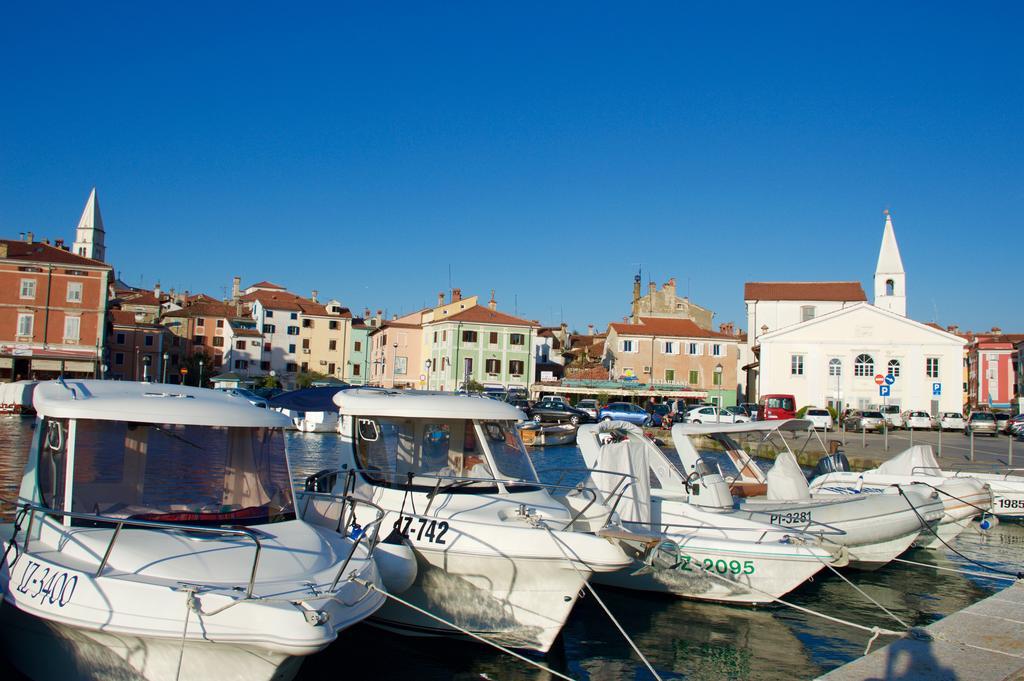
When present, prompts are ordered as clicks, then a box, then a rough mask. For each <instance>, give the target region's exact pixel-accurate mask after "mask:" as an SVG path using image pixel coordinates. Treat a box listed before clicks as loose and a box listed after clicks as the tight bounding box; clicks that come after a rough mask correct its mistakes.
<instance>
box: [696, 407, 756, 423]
mask: <svg viewBox="0 0 1024 681" xmlns="http://www.w3.org/2000/svg"><path fill="white" fill-rule="evenodd" d="M683 420H684V421H686V422H687V423H749V422H750V417H749V416H744V415H742V414H736V413H732V412H729V411H726V410H725V409H719V408H718V407H713V406H710V407H709V406H701V407H694V408H693V409H691V410H690V411H688V412H686V415H685V416H684V417H683Z"/></svg>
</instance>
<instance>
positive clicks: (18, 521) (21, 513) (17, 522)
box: [2, 504, 29, 570]
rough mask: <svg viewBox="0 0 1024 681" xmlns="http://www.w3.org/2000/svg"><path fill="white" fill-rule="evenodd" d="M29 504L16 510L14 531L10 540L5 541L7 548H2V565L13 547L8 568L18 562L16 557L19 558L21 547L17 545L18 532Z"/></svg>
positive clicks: (11, 568)
mask: <svg viewBox="0 0 1024 681" xmlns="http://www.w3.org/2000/svg"><path fill="white" fill-rule="evenodd" d="M28 510H29V505H28V504H25V505H24V506H22V507H21V510H20V511H18V513H17V515H15V516H14V531H13V532H11V540H10V541H9V542H7V548H6V549H4V559H3V563H2V564H3V565H6V564H7V556H8V555H9V554H10V552H11V549H14V560H13V561H12V562H11V564H10V566H8V570H13V569H14V566H15V565H17V564H18V559H19V558H21V549H20V548H19V547H18V533H20V532H21V523H22V521H23V520H25V515H26V514H28Z"/></svg>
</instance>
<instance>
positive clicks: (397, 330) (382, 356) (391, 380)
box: [369, 321, 426, 389]
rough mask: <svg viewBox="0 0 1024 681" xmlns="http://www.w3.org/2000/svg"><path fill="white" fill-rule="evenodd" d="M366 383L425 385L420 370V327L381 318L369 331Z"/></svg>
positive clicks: (421, 369) (421, 340) (404, 385)
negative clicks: (380, 321)
mask: <svg viewBox="0 0 1024 681" xmlns="http://www.w3.org/2000/svg"><path fill="white" fill-rule="evenodd" d="M369 369H370V381H369V383H370V385H375V386H379V387H382V388H416V389H422V388H423V387H425V385H426V376H425V375H424V372H423V327H422V326H420V325H419V324H413V323H408V322H400V321H390V322H384V323H382V324H381V325H380V326H379V327H377V328H376V329H374V330H373V331H371V332H370V366H369Z"/></svg>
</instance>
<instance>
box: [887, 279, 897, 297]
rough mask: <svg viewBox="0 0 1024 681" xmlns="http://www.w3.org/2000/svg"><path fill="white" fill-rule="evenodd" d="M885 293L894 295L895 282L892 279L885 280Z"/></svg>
mask: <svg viewBox="0 0 1024 681" xmlns="http://www.w3.org/2000/svg"><path fill="white" fill-rule="evenodd" d="M885 295H887V296H892V295H896V282H894V281H893V280H892V279H886V280H885Z"/></svg>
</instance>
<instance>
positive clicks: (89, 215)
mask: <svg viewBox="0 0 1024 681" xmlns="http://www.w3.org/2000/svg"><path fill="white" fill-rule="evenodd" d="M105 235H106V233H105V232H104V231H103V217H102V216H101V215H100V201H99V199H98V198H96V187H93V188H92V191H91V192H89V200H88V201H86V202H85V210H83V211H82V217H81V218H79V219H78V227H77V229H75V244H74V247H73V250H72V252H73V253H74V254H75V255H81V256H84V257H86V258H92V259H93V260H99V261H101V262H102V261H103V259H104V258H105V257H106V255H107V249H106V246H105V245H104V243H103V240H104V237H105Z"/></svg>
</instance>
